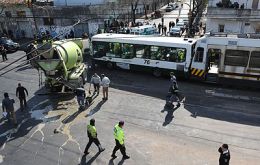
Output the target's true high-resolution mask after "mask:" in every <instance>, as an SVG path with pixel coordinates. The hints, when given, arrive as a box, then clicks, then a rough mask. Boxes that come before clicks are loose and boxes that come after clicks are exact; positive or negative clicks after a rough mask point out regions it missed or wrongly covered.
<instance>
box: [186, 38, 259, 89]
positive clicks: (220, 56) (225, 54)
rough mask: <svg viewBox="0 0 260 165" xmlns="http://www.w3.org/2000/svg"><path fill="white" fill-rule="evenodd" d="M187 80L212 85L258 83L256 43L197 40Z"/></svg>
mask: <svg viewBox="0 0 260 165" xmlns="http://www.w3.org/2000/svg"><path fill="white" fill-rule="evenodd" d="M191 77H192V78H198V79H201V80H206V81H210V82H216V83H230V84H233V83H234V81H235V82H238V83H239V82H241V85H242V84H243V83H245V84H246V85H248V83H250V84H255V85H257V86H259V84H260V40H259V39H252V38H239V37H237V36H234V35H233V36H225V37H217V36H210V35H206V36H204V37H202V38H200V39H198V40H197V44H196V53H195V55H194V57H193V59H192V65H191Z"/></svg>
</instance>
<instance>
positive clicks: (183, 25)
mask: <svg viewBox="0 0 260 165" xmlns="http://www.w3.org/2000/svg"><path fill="white" fill-rule="evenodd" d="M175 26H177V27H180V28H181V29H184V28H185V24H184V22H183V21H182V20H181V21H179V22H178V23H177V24H176V25H175Z"/></svg>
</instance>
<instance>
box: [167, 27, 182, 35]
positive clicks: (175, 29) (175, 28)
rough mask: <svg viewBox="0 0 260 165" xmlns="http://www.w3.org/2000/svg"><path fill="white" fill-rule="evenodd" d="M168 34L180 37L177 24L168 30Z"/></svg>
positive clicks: (179, 29)
mask: <svg viewBox="0 0 260 165" xmlns="http://www.w3.org/2000/svg"><path fill="white" fill-rule="evenodd" d="M169 34H170V36H173V37H180V36H181V28H180V27H178V26H174V27H172V28H171V29H170V31H169Z"/></svg>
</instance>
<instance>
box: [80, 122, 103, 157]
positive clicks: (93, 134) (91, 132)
mask: <svg viewBox="0 0 260 165" xmlns="http://www.w3.org/2000/svg"><path fill="white" fill-rule="evenodd" d="M87 132H88V138H89V141H88V144H87V145H86V148H85V150H84V155H87V154H89V152H88V149H89V147H90V146H91V144H92V143H93V142H94V143H95V144H96V146H97V147H98V150H99V152H103V151H105V148H102V147H101V144H100V142H99V140H98V138H97V129H96V127H95V119H91V120H90V122H89V125H88V126H87Z"/></svg>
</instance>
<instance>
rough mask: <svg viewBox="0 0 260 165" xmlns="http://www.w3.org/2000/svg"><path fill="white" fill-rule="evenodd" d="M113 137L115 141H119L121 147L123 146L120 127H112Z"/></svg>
mask: <svg viewBox="0 0 260 165" xmlns="http://www.w3.org/2000/svg"><path fill="white" fill-rule="evenodd" d="M114 137H115V139H116V140H118V141H119V143H120V144H121V145H123V144H124V141H125V134H124V130H123V129H122V128H121V127H119V125H118V124H117V125H115V127H114Z"/></svg>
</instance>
